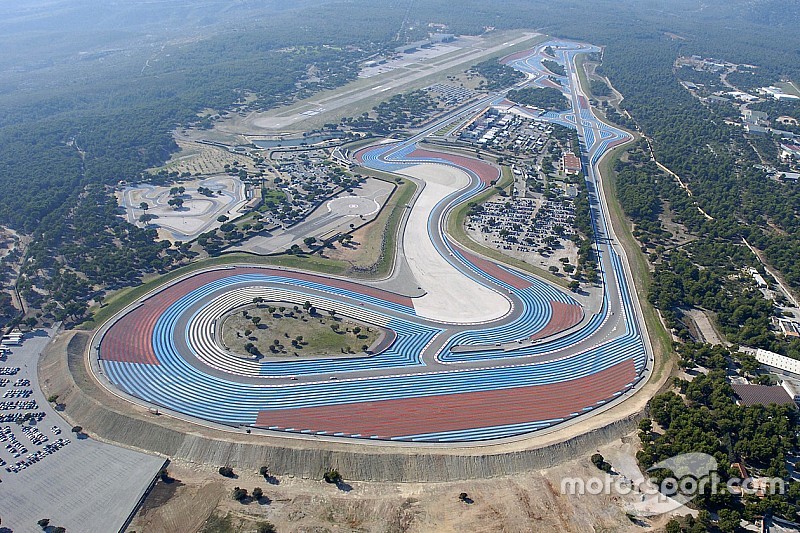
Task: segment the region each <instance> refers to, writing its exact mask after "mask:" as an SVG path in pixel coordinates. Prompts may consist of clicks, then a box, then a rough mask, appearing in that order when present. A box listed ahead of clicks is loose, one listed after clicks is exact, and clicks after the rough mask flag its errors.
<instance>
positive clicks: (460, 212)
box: [446, 166, 568, 288]
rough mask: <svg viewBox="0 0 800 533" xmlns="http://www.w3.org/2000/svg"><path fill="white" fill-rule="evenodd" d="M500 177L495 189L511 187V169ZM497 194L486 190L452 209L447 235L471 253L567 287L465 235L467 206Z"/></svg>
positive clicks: (563, 282)
mask: <svg viewBox="0 0 800 533" xmlns="http://www.w3.org/2000/svg"><path fill="white" fill-rule="evenodd" d="M502 170H503V172H502V175H501V177H500V181H499V182H498V183H497V185H496V187H499V188H501V189H504V188H506V187H508V186H509V185H511V184H512V183H513V181H514V177H513V174H512V173H511V168H509V167H506V166H503V167H502ZM497 194H498V190H497V188H495V187H492V188H489V189H486V190H485V191H483V192H481V193H480V194H478V195H477V196H475V197H473V198H470V199H468V200H466V201H464V202H462V203H460V204H458V205H457V206H456V207H454V208H453V210H452V211H450V214H449V215H448V217H447V226H446V227H447V233H448V235H450V237H452V238H453V239H454V240H455V241H456V242H458V243H459V244H461V245H462V246H464V247H465V248H468V249H470V250H472V251H473V252H478V253H479V254H481V255H485V256H486V257H490V258H492V259H494V260H496V261H500V262H502V263H505V264H507V265H510V266H513V267H516V268H518V269H520V270H524V271H525V272H530V273H531V274H534V275H535V276H539V277H540V278H544V279H546V280H547V281H550V282H552V283H555V284H556V285H559V286H561V287H565V288H566V287H567V285H568V282H567V280H565V279H563V278H560V277H558V276H554V275H553V274H552V273H551V272H548V271H546V270H543V269H541V268H538V267H535V266H533V265H531V264H528V263H526V262H525V261H522V260H520V259H516V258H514V257H509V256H507V255H505V254H503V253H502V252H500V251H498V250H495V249H493V248H488V247H486V246H483V245H481V244H478V243H477V242H475V241H473V240H472V239H471V238H470V237H469V235H467V232H466V230H465V229H464V221H465V220H466V218H467V212H468V211H469V204H471V203H476V204H482V203H484V202H488V201H489V200H491V199H492V198H494V196H495V195H497Z"/></svg>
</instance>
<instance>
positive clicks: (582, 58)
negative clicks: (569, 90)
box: [575, 54, 592, 95]
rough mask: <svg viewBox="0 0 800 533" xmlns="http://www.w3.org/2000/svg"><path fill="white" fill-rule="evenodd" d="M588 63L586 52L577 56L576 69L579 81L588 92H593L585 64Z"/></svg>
mask: <svg viewBox="0 0 800 533" xmlns="http://www.w3.org/2000/svg"><path fill="white" fill-rule="evenodd" d="M585 64H586V54H578V55H576V56H575V70H577V71H578V81H579V82H580V84H581V87H582V88H583V90H584V91H585V92H586V94H589V95H591V94H592V91H591V89H592V86H591V84H590V83H589V80H588V79H587V78H586V69H585V68H584V65H585Z"/></svg>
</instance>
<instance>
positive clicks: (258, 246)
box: [230, 178, 393, 255]
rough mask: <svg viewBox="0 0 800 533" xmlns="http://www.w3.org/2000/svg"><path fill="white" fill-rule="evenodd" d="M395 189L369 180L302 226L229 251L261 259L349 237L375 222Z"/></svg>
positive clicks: (253, 239) (321, 208)
mask: <svg viewBox="0 0 800 533" xmlns="http://www.w3.org/2000/svg"><path fill="white" fill-rule="evenodd" d="M392 188H393V186H392V185H391V184H389V183H386V182H385V181H382V180H378V179H374V178H367V180H366V181H365V182H364V183H362V184H361V185H359V186H358V187H354V188H353V192H352V193H349V192H346V191H343V192H342V193H340V194H338V195H336V197H334V198H332V199H331V200H328V201H326V202H323V203H322V204H321V205H320V206H319V207H317V208H316V209H315V210H314V211H313V212H311V214H309V215H308V216H307V217H306V219H305V220H304V221H303V222H301V223H299V224H297V225H295V226H292V227H290V228H285V229H277V230H275V231H273V232H271V233H269V234H266V235H258V236H255V237H251V238H250V239H248V240H246V241H244V242H243V243H242V244H240V245H239V246H235V247H232V248H231V249H230V250H231V251H235V252H248V253H253V254H259V255H267V254H274V253H279V252H283V251H285V250H286V249H287V248H290V247H291V246H292V245H293V244H297V245H299V246H303V239H305V238H306V237H317V238H320V237H322V236H324V235H328V234H331V233H333V232H341V233H347V232H348V231H350V224H354V225H355V226H361V225H363V224H364V222H365V221H372V220H374V219H375V218H376V217H377V216H378V214H379V213H380V209H381V208H382V207H383V205H384V204H385V203H386V200H387V199H388V198H389V194H390V193H391V192H392Z"/></svg>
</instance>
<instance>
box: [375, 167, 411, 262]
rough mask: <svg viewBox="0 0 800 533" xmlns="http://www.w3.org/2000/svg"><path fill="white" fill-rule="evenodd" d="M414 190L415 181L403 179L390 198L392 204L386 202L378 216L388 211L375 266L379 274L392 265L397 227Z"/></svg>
mask: <svg viewBox="0 0 800 533" xmlns="http://www.w3.org/2000/svg"><path fill="white" fill-rule="evenodd" d="M416 191H417V185H416V183H414V182H413V181H409V180H403V182H402V183H401V184H400V185H399V186H398V188H397V190H395V192H394V194H393V195H392V199H391V200H392V202H393V205H391V206H389V205H388V204H387V206H386V208H385V209H384V213H381V216H379V217H378V220H380V219H381V217H383V216H384V214H385V213H386V212H388V214H387V215H386V232H385V242H384V245H383V254H382V255H381V257H380V259H379V261H378V266H377V271H378V275H379V276H383V275H386V274H388V273H389V272H390V271H391V269H392V266H393V265H394V262H395V254H396V253H397V237H398V227H399V225H400V221H401V220H402V218H403V213H404V212H405V210H406V206H407V205H408V204H409V203H410V202H411V199H412V198H413V197H414V194H415V193H416ZM379 227H380V226H379Z"/></svg>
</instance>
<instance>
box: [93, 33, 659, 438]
mask: <svg viewBox="0 0 800 533" xmlns="http://www.w3.org/2000/svg"><path fill="white" fill-rule="evenodd" d="M546 46H552V47H553V49H554V50H555V51H556V55H557V58H556V59H557V60H559V61H560V62H562V63H563V64H564V66H565V67H566V68H567V72H568V76H567V77H564V78H563V79H562V81H561V82H560V83H559V87H560V88H561V89H562V90H564V92H565V94H566V95H567V96H568V97H569V98H570V100H571V101H572V102H573V110H572V111H570V112H568V113H563V114H559V115H554V116H551V117H548V120H551V121H553V122H558V123H563V124H565V125H568V126H569V127H572V128H576V129H577V130H578V133H579V136H580V138H581V140H582V143H583V145H584V148H585V154H584V155H585V166H586V172H587V176H588V177H587V186H588V189H589V192H590V206H591V207H592V216H593V224H594V227H595V232H596V235H595V239H596V240H595V247H596V250H597V255H598V263H599V270H600V274H601V278H602V286H603V292H602V305H599V306H598V308H599V309H597V310H595V311H596V312H594V311H593V312H592V313H587V312H586V310H585V309H583V308H582V307H581V306H580V304H579V302H578V301H577V300H576V299H575V298H574V297H573V296H572V295H571V294H570V293H569V292H568V291H564V290H562V289H560V288H557V287H554V286H552V285H550V284H548V283H546V282H544V281H542V280H541V279H539V278H536V277H534V276H532V275H530V274H527V273H523V272H520V271H517V270H514V269H512V268H510V267H507V266H505V265H502V264H499V263H497V262H495V261H492V260H489V259H486V258H483V257H481V256H478V255H476V254H475V253H473V252H470V251H467V250H464V249H463V248H462V247H460V246H459V245H458V244H456V243H455V242H453V241H452V240H451V239H450V238H449V237H448V235H447V233H446V231H445V227H446V220H447V217H448V215H449V213H450V211H451V210H452V209H453V208H454V207H455V206H456V205H458V204H460V203H461V202H463V201H464V200H466V199H469V198H471V197H473V196H475V195H476V194H478V193H480V191H482V190H483V189H485V188H486V187H489V186H491V183H492V182H493V180H495V179H497V178H498V175H499V174H498V172H499V170H498V169H497V168H496V167H495V166H493V165H491V164H489V163H487V162H485V161H482V160H477V159H472V158H469V157H466V156H463V155H455V154H450V153H444V152H434V151H431V150H427V149H426V150H423V149H420V148H419V146H418V143H419V142H420V141H422V140H423V139H424V138H425V137H427V136H428V135H430V134H431V133H432V132H435V131H437V130H438V129H439V128H441V126H442V124H446V123H451V122H452V121H453V120H454V119H456V118H462V117H468V116H470V115H474V114H475V113H478V112H481V111H482V110H483V109H484V108H485V107H486V105H488V104H490V103H492V102H496V101H500V100H502V99H503V98H504V94H493V95H490V96H489V97H487V98H486V99H484V100H482V101H480V102H477V103H476V104H474V105H471V106H470V107H469V108H466V109H461V110H459V111H458V112H457V113H456V114H451V115H449V116H447V117H445V118H443V119H441V120H439V121H437V122H436V123H435V124H432V125H430V126H428V127H426V128H425V129H424V130H423V131H421V132H419V133H418V134H417V135H415V136H413V137H411V138H410V139H408V140H406V141H402V142H395V143H387V144H380V145H376V146H370V147H367V148H365V149H363V150H361V151H359V152H358V153H356V154H355V155H354V158H355V160H356V162H358V163H359V164H362V165H365V166H368V167H371V168H376V169H379V170H383V171H388V172H394V173H398V174H401V175H406V176H407V177H409V178H410V179H414V180H416V181H418V182H419V183H420V184H421V185H424V187H422V192H421V193H420V195H419V197H418V199H417V201H416V202H415V203H414V205H413V208H412V210H411V212H410V213H409V215H408V219H407V222H406V224H405V226H404V233H403V238H402V239H399V241H400V242H399V246H400V252H401V253H403V254H404V257H405V258H406V259H407V260H408V263H409V266H410V267H411V270H412V272H413V273H414V275H415V277H416V279H417V281H418V283H419V284H420V287H422V288H423V290H424V292H425V294H424V296H421V297H415V298H410V297H406V296H403V295H400V294H396V293H392V292H388V291H385V290H381V289H377V288H374V287H371V286H369V285H368V284H364V283H354V282H352V281H348V280H343V279H337V278H332V277H326V276H322V275H317V274H309V273H303V272H296V271H289V270H282V269H275V268H266V267H264V268H259V267H252V266H248V267H232V268H220V269H213V270H208V271H204V272H200V273H196V274H193V275H191V276H189V277H185V278H182V279H180V280H178V281H176V282H174V283H172V284H171V285H169V286H167V287H164V288H161V289H159V290H158V291H156V292H154V293H153V294H151V295H149V296H148V297H146V298H145V299H143V300H142V301H141V302H138V303H137V304H136V305H134V306H132V307H131V308H129V309H126V310H125V311H124V312H123V313H121V314H120V315H119V316H117V317H115V318H114V319H112V321H110V322H109V323H107V324H106V325H104V327H102V328H101V330H99V332H98V335H96V336H95V341H94V343H93V345H92V348H91V351H92V354H93V357H94V358H95V359H94V363H95V365H96V367H97V369H98V372H97V373H98V374H99V376H98V377H101V379H102V380H106V379H107V382H108V386H109V387H113V388H114V389H115V390H117V391H120V392H121V393H122V394H124V395H125V396H127V397H128V398H130V399H132V400H134V401H139V402H141V401H143V402H145V403H147V404H149V405H155V406H158V407H159V408H161V409H163V410H167V411H170V412H173V413H175V414H178V415H180V416H188V417H192V418H194V419H201V420H204V421H209V422H214V423H218V424H226V425H231V426H246V427H248V428H261V429H264V430H269V431H281V432H288V433H302V434H310V435H318V436H322V437H325V438H334V437H349V438H360V439H378V440H399V441H415V442H471V441H481V440H487V439H497V438H506V437H513V436H517V435H521V434H525V433H529V432H532V431H536V430H541V429H543V428H547V427H551V426H553V425H555V424H559V423H562V422H564V421H567V420H571V419H574V418H576V417H579V416H582V415H586V414H587V413H589V412H591V411H593V410H595V409H597V408H599V407H602V406H605V405H607V404H610V403H612V402H614V401H615V400H617V399H618V398H620V397H621V396H623V395H624V394H625V393H626V392H629V391H630V390H631V389H632V388H634V387H635V386H637V385H639V384H641V383H642V382H643V381H644V378H645V377H646V376H647V375H648V373H649V370H651V369H652V362H651V361H652V358H651V357H650V356H649V355H648V354H649V352H650V350H649V348H648V344H647V340H646V335H645V334H644V331H643V328H642V325H641V324H642V321H641V311H640V310H639V308H638V302H637V301H636V300H635V298H632V296H631V295H632V294H633V288H632V287H631V285H630V282H629V275H628V274H627V272H626V269H625V266H624V257H622V256H621V255H620V253H621V252H620V251H619V248H618V245H617V244H616V239H615V237H614V235H613V233H612V232H611V230H610V227H609V226H608V225H607V224H606V214H605V213H606V207H605V204H604V200H603V195H602V194H600V192H601V191H600V189H599V186H600V184H599V182H598V180H597V176H596V172H595V168H594V167H595V166H596V163H597V162H598V161H599V159H600V157H602V155H603V153H605V152H606V151H607V150H608V149H609V148H611V147H612V146H615V145H617V144H619V143H621V142H625V141H626V140H628V138H629V137H628V135H627V134H626V133H624V132H621V131H619V130H616V129H615V128H613V127H611V126H610V125H607V124H604V123H602V122H601V121H600V120H599V119H597V118H596V117H595V116H594V114H593V112H592V110H591V109H590V108H589V106H588V103H587V100H586V97H585V95H583V94H582V93H581V90H580V88H579V87H578V85H577V75H576V74H575V72H574V57H575V55H576V54H578V53H586V52H591V51H596V50H597V49H596V48H594V47H591V46H589V45H584V44H579V43H569V42H550V43H544V44H542V45H540V46H539V47H538V48H537V49H535V50H533V51H528V52H527V53H524V54H515V56H509V57H508V58H506V59H505V61H506V62H507V63H508V64H509V65H511V66H513V67H514V68H517V69H519V70H522V71H524V72H527V73H528V74H529V79H528V81H526V82H525V83H536V84H540V85H543V84H544V85H547V83H546V82H551V80H550V79H549V78H547V73H546V72H545V71H544V67H543V66H542V64H541V60H542V59H543V58H544V57H545V56H544V52H543V50H544V48H545V47H546ZM576 117H580V118H579V119H577V118H576ZM426 191H427V192H426ZM256 297H262V298H264V299H265V300H268V301H281V302H288V303H290V304H293V305H295V304H296V305H302V304H303V303H304V302H306V301H309V302H311V303H312V304H313V305H314V306H316V307H317V308H319V309H322V310H327V309H335V310H336V311H337V313H338V314H339V315H343V316H349V317H352V318H355V319H358V320H360V321H363V322H368V323H371V324H374V325H376V326H379V327H381V328H383V329H384V330H386V331H389V332H390V334H389V335H387V336H386V338H385V339H384V341H383V342H382V344H381V346H380V348H379V349H378V350H376V353H374V354H371V355H369V356H366V357H364V356H360V357H335V358H328V359H314V360H306V359H297V360H288V361H287V360H280V361H279V360H273V359H268V358H265V359H247V358H243V357H241V356H238V355H235V354H231V353H229V352H228V351H227V350H225V349H224V348H223V347H222V346H221V344H220V342H219V340H218V336H219V334H218V320H219V319H220V317H222V316H223V315H224V314H225V313H227V312H229V311H231V310H234V309H237V308H239V307H241V306H243V305H246V304H249V303H251V302H252V301H253V298H256Z"/></svg>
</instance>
